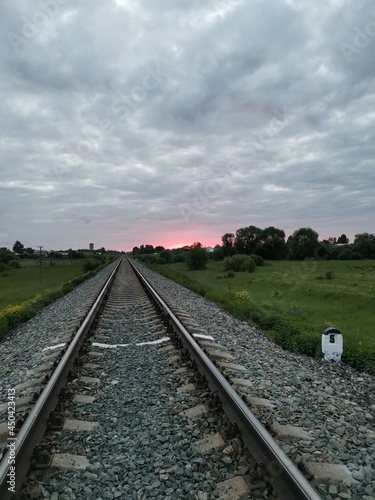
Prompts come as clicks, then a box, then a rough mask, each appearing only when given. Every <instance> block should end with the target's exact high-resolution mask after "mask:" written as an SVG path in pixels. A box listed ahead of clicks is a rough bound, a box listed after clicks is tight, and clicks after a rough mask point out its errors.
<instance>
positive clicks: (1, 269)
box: [0, 262, 9, 273]
mask: <svg viewBox="0 0 375 500" xmlns="http://www.w3.org/2000/svg"><path fill="white" fill-rule="evenodd" d="M8 269H9V268H8V266H7V265H6V264H3V263H2V262H0V273H3V272H4V271H7V270H8Z"/></svg>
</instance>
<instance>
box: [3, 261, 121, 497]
mask: <svg viewBox="0 0 375 500" xmlns="http://www.w3.org/2000/svg"><path fill="white" fill-rule="evenodd" d="M121 261H122V259H120V261H119V262H118V264H117V265H116V267H115V268H114V270H113V271H112V273H111V275H110V276H109V278H108V279H107V281H106V282H105V284H104V286H103V287H102V289H101V291H100V293H99V295H98V297H97V299H96V300H95V302H94V305H93V306H92V307H91V309H90V311H89V313H88V314H87V316H86V318H85V320H84V321H83V323H82V325H81V326H80V328H79V329H78V331H77V333H76V334H75V336H74V338H73V340H72V341H71V343H70V344H69V346H68V348H67V350H66V352H65V353H64V355H63V357H62V358H61V360H60V362H59V364H58V365H57V367H56V369H55V370H54V372H53V373H52V375H51V377H50V379H49V380H48V382H47V384H46V386H45V387H44V389H43V391H42V393H41V395H40V396H39V398H38V399H37V401H36V403H35V405H34V407H33V409H32V410H31V412H30V413H29V415H28V416H27V418H26V420H25V422H24V423H23V425H22V427H21V428H20V430H19V432H18V434H17V437H16V440H15V449H14V456H13V453H12V455H11V453H10V449H8V450H7V452H6V454H5V456H4V457H3V459H2V461H1V463H0V498H1V500H8V499H9V498H10V497H11V495H14V493H12V491H10V490H9V489H8V488H9V484H10V483H9V477H10V476H9V473H10V467H11V463H12V459H14V460H15V468H16V469H15V476H16V491H19V489H20V487H21V485H22V483H23V481H24V479H25V477H26V474H27V472H28V470H29V467H30V458H31V455H32V453H33V450H34V448H35V446H36V445H37V444H38V443H39V442H40V440H41V438H42V437H43V435H44V433H45V430H46V428H47V422H48V418H49V415H50V413H51V411H52V410H53V409H54V408H55V407H56V405H57V403H58V399H59V393H60V390H61V388H62V387H63V386H64V385H65V383H66V379H67V376H68V373H69V371H70V369H71V367H72V366H73V363H74V360H75V358H76V357H77V355H78V352H79V349H80V347H81V345H82V342H83V341H84V339H85V337H86V334H87V332H88V331H89V329H90V326H91V324H92V323H93V321H94V319H95V317H96V315H97V312H98V310H99V308H100V306H101V304H102V302H103V300H104V298H105V296H106V294H107V292H108V290H109V289H110V287H111V285H112V283H113V280H114V278H115V276H116V273H117V271H118V269H119V267H120V264H121Z"/></svg>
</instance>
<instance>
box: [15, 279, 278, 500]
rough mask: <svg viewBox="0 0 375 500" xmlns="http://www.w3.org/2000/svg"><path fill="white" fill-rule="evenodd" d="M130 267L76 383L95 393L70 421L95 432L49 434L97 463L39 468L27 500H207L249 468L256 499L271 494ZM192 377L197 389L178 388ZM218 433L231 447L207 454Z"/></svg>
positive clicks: (51, 442) (71, 406) (50, 441)
mask: <svg viewBox="0 0 375 500" xmlns="http://www.w3.org/2000/svg"><path fill="white" fill-rule="evenodd" d="M122 272H123V270H121V269H120V272H119V274H120V275H119V277H118V278H116V280H115V283H114V286H113V289H114V291H115V294H114V295H113V296H112V295H111V296H110V297H109V299H108V302H107V305H106V307H105V309H104V311H103V312H102V314H101V316H100V318H99V320H98V322H97V325H96V327H95V332H94V334H93V336H90V337H89V338H88V340H87V342H86V347H87V352H88V353H87V355H85V357H84V358H83V359H82V363H81V366H79V367H77V368H76V369H75V376H74V379H73V380H71V381H70V384H69V387H70V390H72V391H73V392H74V394H75V395H81V396H82V395H84V396H91V397H94V398H95V399H94V401H92V402H91V403H90V404H76V403H75V402H74V400H73V401H67V402H65V403H64V410H63V411H64V416H65V418H68V419H69V420H70V421H72V422H77V421H83V422H88V423H90V424H91V425H93V429H92V430H90V431H87V432H71V430H68V429H63V430H62V431H61V432H59V433H56V434H47V435H46V436H45V438H44V439H43V441H42V446H43V447H44V448H46V449H49V450H50V451H53V453H55V455H56V454H59V455H61V454H63V455H65V454H69V455H74V456H84V457H85V458H86V459H87V460H88V461H89V466H88V467H87V468H86V469H85V470H60V469H55V468H51V469H49V470H48V471H46V472H38V473H32V474H31V476H30V477H29V479H28V482H27V485H26V486H25V488H23V490H22V492H21V494H20V499H24V498H30V496H32V494H35V495H36V497H38V495H39V496H40V497H44V498H58V500H71V499H92V500H100V499H102V500H104V499H114V498H121V499H137V500H138V499H139V500H143V499H148V498H157V499H163V500H173V499H180V500H184V499H187V500H196V499H199V500H208V499H211V498H212V499H214V498H219V496H220V495H219V492H218V490H217V485H218V484H219V483H221V482H223V481H225V480H226V479H228V478H233V477H234V476H239V477H243V476H245V475H246V476H248V477H251V479H252V481H253V482H252V485H253V488H252V492H251V494H249V495H248V497H247V498H249V499H253V498H265V497H264V495H265V494H266V493H267V492H268V491H270V488H269V487H268V486H267V484H266V483H265V482H264V481H262V479H261V478H260V477H258V475H257V466H256V464H255V462H254V460H253V459H252V458H251V457H249V456H248V453H247V451H246V450H245V449H244V446H243V444H242V442H241V441H240V440H239V439H238V436H237V435H236V433H235V432H234V431H233V430H232V429H231V426H230V425H229V422H228V420H227V418H226V417H225V415H224V414H223V412H222V410H221V408H220V407H218V406H217V404H216V403H215V400H214V398H212V396H211V394H210V392H209V390H208V388H207V387H206V386H205V385H201V386H199V385H198V383H197V380H196V379H195V377H196V375H197V374H196V372H195V370H187V371H183V372H180V371H179V369H180V368H182V365H183V363H180V362H179V361H178V360H177V361H176V362H172V361H171V359H170V358H171V357H173V356H176V355H178V352H179V351H178V350H176V349H175V348H174V346H173V344H172V343H171V342H170V340H168V334H167V331H166V327H165V326H164V325H163V324H162V322H161V321H160V319H154V317H155V316H156V318H157V315H156V313H155V311H154V310H153V307H152V306H150V305H149V306H147V312H145V305H146V304H147V302H148V299H147V297H146V296H145V294H144V293H143V292H139V284H138V282H137V281H136V278H135V277H134V276H133V277H130V276H129V275H128V274H125V273H123V274H122V276H121V273H122ZM150 318H151V319H150ZM160 340H162V342H160ZM157 342H159V343H157ZM82 377H95V378H96V379H97V380H96V381H95V382H93V383H92V382H88V381H87V380H88V379H86V378H82ZM192 383H196V384H197V386H198V387H197V388H196V390H195V391H193V392H190V391H187V392H180V391H179V389H180V388H181V387H184V386H186V385H187V384H192ZM203 403H204V404H206V405H207V406H208V411H207V412H206V413H205V414H204V415H200V416H198V417H196V418H190V417H188V416H184V415H183V414H182V412H183V411H184V410H188V409H190V408H192V407H195V406H198V405H202V404H203ZM219 433H220V434H221V435H222V436H223V437H224V439H225V443H224V445H223V446H221V447H220V448H218V449H217V450H216V449H215V450H213V451H212V452H210V453H209V454H208V455H202V453H201V452H200V451H199V450H198V449H197V447H196V444H195V443H196V442H197V441H199V440H200V439H203V438H206V437H207V436H210V435H215V434H219ZM57 495H58V496H57ZM262 495H263V496H262ZM267 497H268V498H273V497H271V496H270V494H268V493H267ZM38 498H39V497H38Z"/></svg>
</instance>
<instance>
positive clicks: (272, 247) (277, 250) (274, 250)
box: [255, 226, 286, 260]
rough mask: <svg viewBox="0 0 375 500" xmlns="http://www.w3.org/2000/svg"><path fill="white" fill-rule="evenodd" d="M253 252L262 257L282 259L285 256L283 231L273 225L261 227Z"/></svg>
mask: <svg viewBox="0 0 375 500" xmlns="http://www.w3.org/2000/svg"><path fill="white" fill-rule="evenodd" d="M255 253H257V254H258V255H260V256H261V257H263V259H271V260H272V259H283V258H284V257H285V256H286V243H285V232H284V231H283V230H282V229H277V228H276V227H273V226H269V227H266V228H265V229H263V230H262V231H261V233H260V236H259V239H258V244H257V247H256V249H255Z"/></svg>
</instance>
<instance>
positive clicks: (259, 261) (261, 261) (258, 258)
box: [251, 254, 266, 266]
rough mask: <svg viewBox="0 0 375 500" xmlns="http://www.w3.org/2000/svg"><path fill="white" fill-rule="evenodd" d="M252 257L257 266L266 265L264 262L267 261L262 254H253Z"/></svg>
mask: <svg viewBox="0 0 375 500" xmlns="http://www.w3.org/2000/svg"><path fill="white" fill-rule="evenodd" d="M251 258H252V259H253V261H254V262H255V265H256V266H264V264H265V263H266V261H265V260H264V259H263V257H261V256H260V255H257V254H251Z"/></svg>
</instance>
